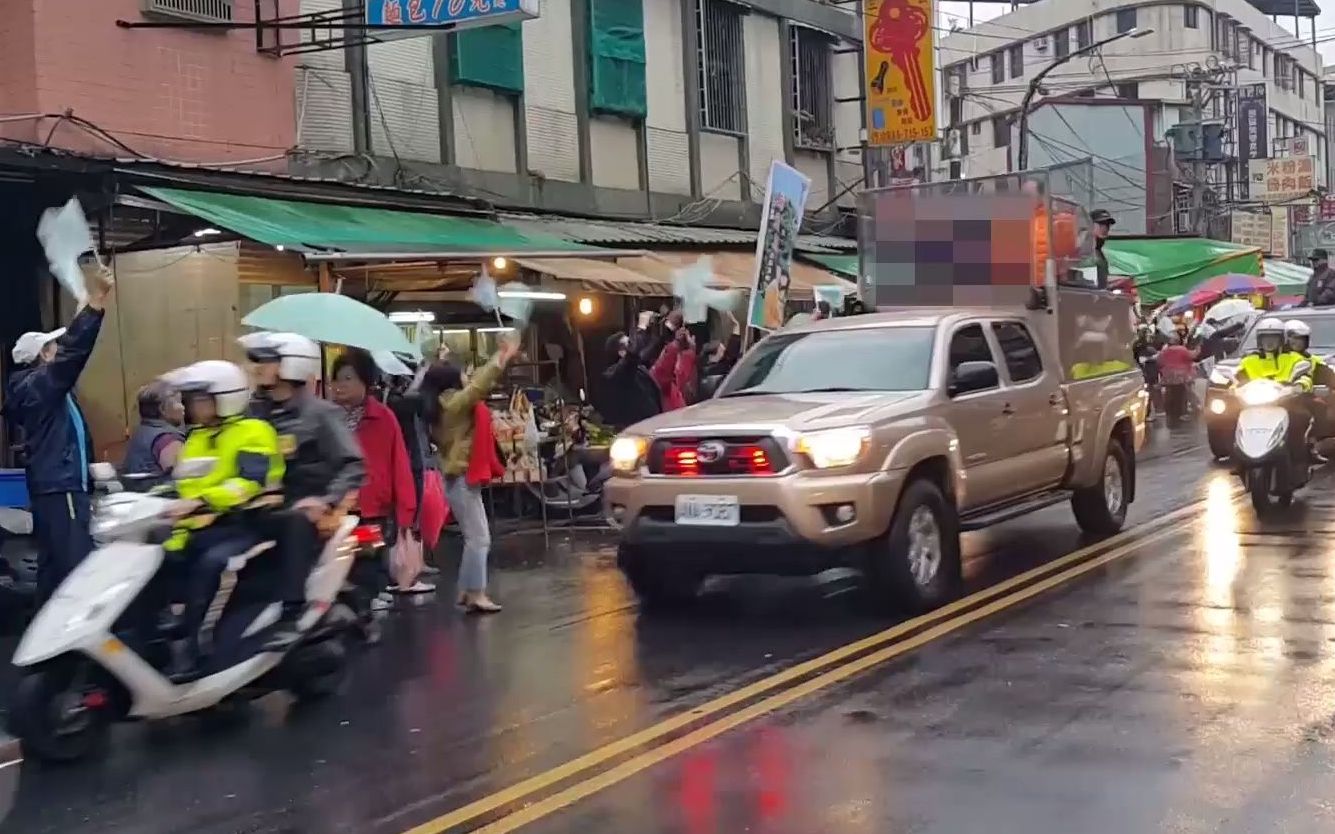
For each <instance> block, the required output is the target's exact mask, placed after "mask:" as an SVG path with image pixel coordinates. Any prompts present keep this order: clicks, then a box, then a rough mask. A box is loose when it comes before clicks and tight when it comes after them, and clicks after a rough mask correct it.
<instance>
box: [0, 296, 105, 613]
mask: <svg viewBox="0 0 1335 834" xmlns="http://www.w3.org/2000/svg"><path fill="white" fill-rule="evenodd" d="M111 287H112V281H111V273H110V271H109V270H104V271H103V273H102V276H101V279H100V280H99V281H98V282H97V286H96V287H93V288H90V294H89V296H88V302H87V304H86V305H84V307H83V308H82V309H80V310H79V312H78V313H76V314H75V315H74V319H73V320H72V321H71V322H70V324H69V327H68V328H66V327H62V328H59V329H57V330H53V331H51V332H49V333H36V332H34V333H24V334H23V335H22V336H20V337H19V339H18V341H17V342H16V343H15V344H14V349H13V357H14V364H15V366H16V367H15V369H14V370H13V371H12V372H11V373H10V376H9V382H8V385H7V386H6V389H5V415H6V416H8V417H9V418H10V420H12V421H13V423H14V425H15V427H16V428H17V429H18V431H19V434H20V435H21V437H22V439H23V445H24V452H25V454H26V457H27V466H26V474H27V482H28V497H29V501H30V505H31V508H32V524H33V533H34V534H35V536H36V538H37V547H38V556H37V601H38V603H39V604H40V603H42V602H45V601H46V599H47V598H48V597H50V596H51V594H52V593H54V592H55V590H56V588H57V587H58V586H59V585H60V583H61V582H64V581H65V577H66V576H68V575H69V572H70V571H72V570H74V568H75V567H77V566H78V564H79V563H80V562H82V561H83V560H84V557H86V556H87V555H88V554H89V553H90V552H91V551H92V549H93V537H92V535H91V534H90V533H89V532H88V528H89V524H90V522H91V521H92V479H91V478H90V477H89V470H88V467H89V465H90V464H91V463H92V461H93V442H92V433H91V432H90V431H89V430H88V421H87V420H86V419H84V414H83V409H81V408H80V407H79V401H78V398H77V397H75V395H74V387H75V385H77V384H78V382H79V376H80V375H81V374H82V373H83V369H84V368H85V367H86V366H87V365H88V358H89V357H90V356H92V354H93V348H94V347H95V346H96V345H97V335H98V333H100V332H101V330H102V319H103V316H104V311H105V309H106V302H107V298H108V296H109V295H110V292H111Z"/></svg>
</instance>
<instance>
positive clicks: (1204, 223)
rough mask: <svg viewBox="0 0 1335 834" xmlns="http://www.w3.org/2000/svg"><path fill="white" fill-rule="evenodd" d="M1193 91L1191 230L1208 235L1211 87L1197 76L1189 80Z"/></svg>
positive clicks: (1189, 86) (1197, 234)
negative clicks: (1208, 106) (1207, 142)
mask: <svg viewBox="0 0 1335 834" xmlns="http://www.w3.org/2000/svg"><path fill="white" fill-rule="evenodd" d="M1187 87H1188V88H1189V89H1190V91H1191V122H1192V124H1194V125H1195V126H1196V153H1195V154H1193V156H1194V159H1193V160H1192V162H1191V230H1192V231H1193V232H1195V234H1196V236H1197V237H1208V236H1209V235H1208V232H1209V227H1210V219H1209V216H1208V215H1207V214H1206V212H1205V191H1206V189H1205V96H1206V93H1207V92H1208V91H1209V87H1208V86H1207V85H1206V84H1205V81H1204V78H1203V77H1201V76H1197V78H1196V81H1195V83H1194V84H1193V83H1192V81H1191V80H1188V81H1187Z"/></svg>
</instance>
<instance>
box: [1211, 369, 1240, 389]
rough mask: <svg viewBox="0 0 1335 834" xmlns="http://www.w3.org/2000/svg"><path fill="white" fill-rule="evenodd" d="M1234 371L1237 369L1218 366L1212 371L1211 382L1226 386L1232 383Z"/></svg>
mask: <svg viewBox="0 0 1335 834" xmlns="http://www.w3.org/2000/svg"><path fill="white" fill-rule="evenodd" d="M1234 373H1235V371H1234V370H1233V369H1232V368H1227V369H1225V368H1219V367H1216V368H1215V369H1214V370H1213V371H1210V384H1211V385H1224V386H1228V385H1232V384H1233V374H1234Z"/></svg>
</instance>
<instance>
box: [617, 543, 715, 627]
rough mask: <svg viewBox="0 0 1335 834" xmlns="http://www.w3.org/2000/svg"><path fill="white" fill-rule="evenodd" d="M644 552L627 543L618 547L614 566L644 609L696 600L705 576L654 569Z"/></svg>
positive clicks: (662, 608) (670, 607)
mask: <svg viewBox="0 0 1335 834" xmlns="http://www.w3.org/2000/svg"><path fill="white" fill-rule="evenodd" d="M646 562H647V560H646V559H645V558H644V555H643V554H642V553H641V552H640V551H638V550H636V549H635V548H634V547H631V546H629V545H624V544H623V545H621V546H620V547H619V548H617V565H618V566H620V568H621V572H622V573H623V574H625V576H626V581H627V582H629V583H630V587H631V590H633V591H634V592H635V596H637V597H639V599H640V607H641V608H643V609H644V610H646V611H670V610H673V609H679V608H684V607H686V606H688V605H690V604H691V603H693V602H694V601H695V599H696V595H697V593H698V592H699V590H700V582H701V581H702V580H703V579H704V577H702V576H700V575H699V574H696V573H694V572H691V571H682V570H671V569H664V568H660V569H655V568H652V567H650V566H649V565H648V564H646Z"/></svg>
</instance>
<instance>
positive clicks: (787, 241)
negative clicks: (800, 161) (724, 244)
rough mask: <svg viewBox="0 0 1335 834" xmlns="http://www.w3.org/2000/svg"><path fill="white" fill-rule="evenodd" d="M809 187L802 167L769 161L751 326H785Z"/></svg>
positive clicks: (753, 291)
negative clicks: (794, 254) (799, 233)
mask: <svg viewBox="0 0 1335 834" xmlns="http://www.w3.org/2000/svg"><path fill="white" fill-rule="evenodd" d="M810 191H811V180H810V179H809V178H808V177H807V176H806V175H805V174H803V173H802V172H801V171H799V170H797V169H796V168H793V167H791V166H788V165H784V164H783V163H782V162H772V163H770V167H769V187H767V188H766V189H765V210H764V213H763V214H762V215H761V217H760V238H759V240H757V241H756V260H755V270H756V272H755V275H754V276H753V277H752V279H751V287H752V290H751V309H750V311H749V313H748V315H747V321H748V322H749V323H750V325H751V326H752V327H759V328H761V329H763V330H777V329H778V328H780V327H782V326H783V322H784V315H785V312H786V309H787V307H788V285H789V282H790V281H791V280H792V267H793V245H794V244H796V243H797V229H798V227H799V226H800V225H801V224H802V212H803V211H804V210H805V208H806V203H807V194H809V193H810Z"/></svg>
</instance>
